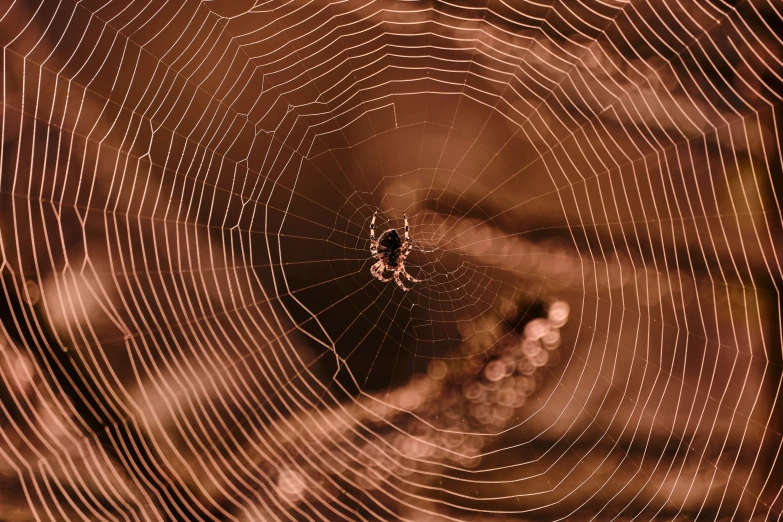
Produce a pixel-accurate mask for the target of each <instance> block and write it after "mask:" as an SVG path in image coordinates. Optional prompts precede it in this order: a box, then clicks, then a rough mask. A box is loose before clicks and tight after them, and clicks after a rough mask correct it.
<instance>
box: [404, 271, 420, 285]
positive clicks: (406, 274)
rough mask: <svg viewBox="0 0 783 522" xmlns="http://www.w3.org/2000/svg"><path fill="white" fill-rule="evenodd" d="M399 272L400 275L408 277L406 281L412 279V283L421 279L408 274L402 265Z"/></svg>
mask: <svg viewBox="0 0 783 522" xmlns="http://www.w3.org/2000/svg"><path fill="white" fill-rule="evenodd" d="M401 272H402V275H404V276H405V277H406V278H407V279H408V281H413V282H414V283H421V279H416V278H415V277H413V276H412V275H410V274H409V273H408V271H407V270H406V269H405V267H402V270H401Z"/></svg>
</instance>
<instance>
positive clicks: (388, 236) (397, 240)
mask: <svg viewBox="0 0 783 522" xmlns="http://www.w3.org/2000/svg"><path fill="white" fill-rule="evenodd" d="M377 216H378V213H377V212H376V213H375V214H373V216H372V222H371V223H370V253H371V254H372V257H374V258H375V259H377V260H378V261H377V262H376V263H375V264H374V265H372V267H370V273H371V274H372V276H373V277H374V278H376V279H378V280H379V281H383V282H388V281H391V280H392V279H394V282H395V283H397V286H399V287H400V288H402V289H403V290H404V291H406V292H407V291H408V290H409V288H406V287H405V285H404V284H403V283H402V279H401V278H402V277H405V278H406V279H408V280H409V281H412V282H414V283H418V282H419V280H418V279H416V278H414V277H413V276H411V275H410V274H409V273H408V272H407V271H406V270H405V259H406V258H407V257H408V254H410V252H411V250H412V249H413V238H412V237H410V232H409V226H408V217H407V216H406V215H405V213H403V214H402V216H403V217H404V218H405V237H404V238H402V237H400V233H399V232H397V231H396V230H395V229H393V228H390V229H389V230H387V231H386V232H384V233H383V234H381V237H380V238H379V239H377V240H376V239H375V218H376V217H377ZM387 272H390V273H391V276H390V277H385V276H384V274H385V273H387Z"/></svg>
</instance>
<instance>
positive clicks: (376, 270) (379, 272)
mask: <svg viewBox="0 0 783 522" xmlns="http://www.w3.org/2000/svg"><path fill="white" fill-rule="evenodd" d="M384 271H385V269H384V266H383V261H378V262H377V263H375V264H374V265H372V266H371V267H370V273H371V274H372V276H373V277H374V278H375V279H377V280H379V281H383V282H384V283H388V282H389V281H391V277H383V272H384Z"/></svg>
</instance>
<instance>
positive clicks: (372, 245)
mask: <svg viewBox="0 0 783 522" xmlns="http://www.w3.org/2000/svg"><path fill="white" fill-rule="evenodd" d="M376 217H378V212H375V213H374V214H373V215H372V221H370V253H371V254H372V255H373V256H377V255H378V241H377V240H376V239H375V218H376Z"/></svg>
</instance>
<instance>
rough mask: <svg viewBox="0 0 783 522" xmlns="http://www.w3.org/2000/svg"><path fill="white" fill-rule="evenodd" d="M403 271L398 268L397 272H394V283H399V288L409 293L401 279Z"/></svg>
mask: <svg viewBox="0 0 783 522" xmlns="http://www.w3.org/2000/svg"><path fill="white" fill-rule="evenodd" d="M401 270H402V269H400V268H398V269H397V270H395V271H394V282H395V283H397V286H399V287H400V288H402V289H403V290H404V291H405V292H407V291H408V289H407V288H405V285H404V284H402V280H401V279H400V271H401Z"/></svg>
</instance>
